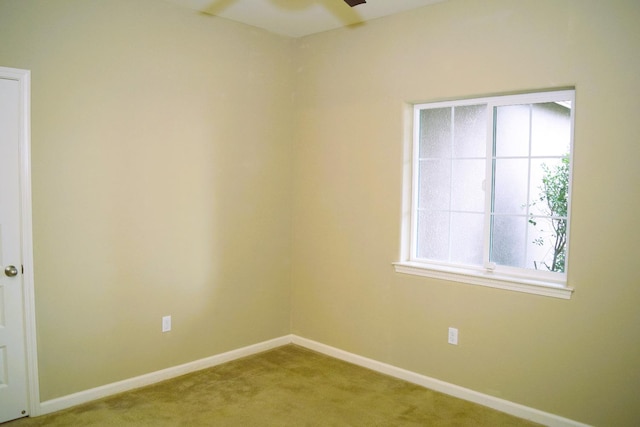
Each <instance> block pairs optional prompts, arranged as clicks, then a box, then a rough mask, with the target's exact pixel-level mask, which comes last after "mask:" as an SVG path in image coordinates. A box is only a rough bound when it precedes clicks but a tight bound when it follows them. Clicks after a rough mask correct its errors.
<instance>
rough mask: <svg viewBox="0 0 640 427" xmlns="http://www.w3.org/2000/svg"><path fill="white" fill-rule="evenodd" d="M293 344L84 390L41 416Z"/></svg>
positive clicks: (45, 406)
mask: <svg viewBox="0 0 640 427" xmlns="http://www.w3.org/2000/svg"><path fill="white" fill-rule="evenodd" d="M291 342H292V336H291V335H285V336H283V337H279V338H275V339H272V340H269V341H264V342H261V343H258V344H254V345H250V346H247V347H242V348H239V349H237V350H231V351H228V352H226V353H221V354H218V355H215V356H211V357H206V358H204V359H200V360H195V361H193V362H188V363H184V364H182V365H178V366H174V367H171V368H167V369H163V370H160V371H156V372H151V373H148V374H144V375H140V376H137V377H133V378H128V379H126V380H122V381H118V382H115V383H111V384H106V385H103V386H100V387H96V388H92V389H89V390H84V391H80V392H78V393H73V394H69V395H67V396H62V397H59V398H56V399H51V400H47V401H45V402H42V403H40V410H39V411H38V415H44V414H49V413H51V412H56V411H60V410H63V409H67V408H70V407H72V406H76V405H80V404H82V403H87V402H90V401H92V400H96V399H101V398H103V397H107V396H111V395H114V394H117V393H122V392H125V391H129V390H133V389H136V388H140V387H144V386H148V385H151V384H155V383H158V382H160V381H165V380H168V379H171V378H175V377H179V376H181V375H185V374H188V373H191V372H195V371H199V370H202V369H206V368H210V367H213V366H216V365H220V364H222V363H225V362H230V361H232V360H236V359H240V358H242V357H246V356H251V355H253V354H257V353H261V352H263V351H267V350H271V349H273V348H276V347H281V346H283V345H287V344H290V343H291Z"/></svg>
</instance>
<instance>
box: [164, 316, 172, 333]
mask: <svg viewBox="0 0 640 427" xmlns="http://www.w3.org/2000/svg"><path fill="white" fill-rule="evenodd" d="M170 330H171V316H162V332H169V331H170Z"/></svg>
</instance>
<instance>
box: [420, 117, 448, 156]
mask: <svg viewBox="0 0 640 427" xmlns="http://www.w3.org/2000/svg"><path fill="white" fill-rule="evenodd" d="M425 157H435V158H450V157H451V108H449V107H447V108H433V109H427V110H422V111H420V158H425Z"/></svg>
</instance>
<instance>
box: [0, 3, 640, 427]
mask: <svg viewBox="0 0 640 427" xmlns="http://www.w3.org/2000/svg"><path fill="white" fill-rule="evenodd" d="M336 1H337V0H336ZM639 7H640V5H639V4H638V3H637V2H636V1H632V0H629V1H623V0H616V1H607V2H603V1H599V0H589V1H587V0H518V1H512V0H484V1H482V2H479V1H476V0H449V1H447V2H444V3H439V4H436V5H434V6H430V7H427V8H425V9H422V10H418V11H414V12H411V13H407V14H402V15H398V16H395V17H389V18H384V19H380V20H376V21H373V22H370V23H368V24H366V25H363V26H360V27H357V28H351V29H343V30H337V31H330V32H327V33H322V34H318V35H314V36H310V37H305V38H301V39H298V40H295V41H293V40H289V39H286V38H281V37H278V36H273V35H269V34H267V33H265V32H263V31H260V30H256V29H252V28H250V27H246V26H242V25H239V24H234V23H231V22H228V21H224V20H220V19H216V18H212V17H208V16H202V15H198V14H196V13H194V12H191V11H189V10H184V9H180V8H177V7H175V6H173V5H171V4H166V3H164V2H161V1H151V0H136V1H135V2H132V1H129V0H108V1H87V0H56V1H55V2H53V1H46V0H42V1H37V0H0V40H2V43H0V64H1V65H3V66H11V67H17V68H27V69H31V70H32V73H33V74H32V79H33V84H32V89H33V96H32V102H33V111H32V119H33V125H32V128H33V137H32V150H33V153H32V162H33V197H34V200H33V205H34V213H33V214H34V236H35V237H34V244H35V264H36V271H35V275H36V308H37V321H38V345H39V365H40V376H41V378H40V385H41V391H42V400H47V399H51V398H55V397H58V396H63V395H66V394H69V393H73V392H76V391H81V390H84V389H87V388H91V387H95V386H98V385H102V384H106V383H110V382H114V381H117V380H121V379H124V378H128V377H132V376H135V375H139V374H142V373H146V372H151V371H155V370H158V369H162V368H166V367H168V366H173V365H176V364H179V363H183V362H187V361H191V360H195V359H198V358H201V357H206V356H210V355H213V354H216V353H220V352H222V351H226V350H230V349H233V348H238V347H241V346H244V345H248V344H253V343H256V342H259V341H263V340H266V339H269V338H273V337H277V336H280V335H284V334H286V333H289V332H293V333H296V334H299V335H301V336H304V337H307V338H310V339H314V340H318V341H321V342H323V343H326V344H329V345H333V346H336V347H340V348H343V349H345V350H348V351H352V352H354V353H357V354H360V355H363V356H367V357H371V358H374V359H378V360H381V361H383V362H387V363H391V364H393V365H396V366H400V367H402V368H406V369H409V370H412V371H416V372H419V373H422V374H425V375H429V376H432V377H435V378H438V379H441V380H444V381H448V382H451V383H454V384H458V385H460V386H463V387H468V388H471V389H474V390H477V391H479V392H482V393H487V394H490V395H494V396H498V397H501V398H505V399H508V400H511V401H514V402H517V403H520V404H523V405H527V406H531V407H534V408H538V409H541V410H543V411H547V412H551V413H555V414H558V415H561V416H564V417H568V418H571V419H575V420H578V421H582V422H586V423H590V424H595V425H603V426H604V425H616V426H625V425H634V424H635V423H636V422H637V420H638V419H640V408H639V407H638V405H637V404H636V400H637V397H636V396H637V394H638V392H639V391H640V390H639V388H640V369H638V366H637V364H638V360H640V333H639V329H640V310H638V306H639V304H640V286H639V285H640V274H639V273H638V270H637V269H636V265H635V264H636V263H637V259H638V251H637V247H636V244H637V242H638V241H640V232H639V231H638V228H637V227H636V226H635V224H636V212H637V211H638V209H639V208H640V200H639V197H638V194H639V193H638V183H639V182H640V168H638V167H637V166H636V165H635V162H636V161H637V159H638V158H640V144H638V140H637V134H638V132H636V131H635V127H634V126H633V125H632V124H634V123H635V121H636V116H637V115H638V113H639V112H640V111H639V110H640V103H639V101H638V96H637V95H638V94H639V93H640V82H639V80H638V78H637V76H638V75H639V74H640V56H639V55H638V50H639V48H640V32H639V30H638V26H637V22H638V18H640V9H639ZM292 60H293V63H291V61H292ZM565 86H575V87H576V92H577V95H576V100H577V101H576V103H577V106H576V140H575V159H574V160H575V162H574V163H575V165H574V166H575V168H574V198H573V217H572V221H573V222H572V236H571V253H570V259H569V262H570V267H569V282H570V285H571V286H573V287H575V289H576V292H575V295H574V296H573V298H572V299H571V300H570V301H563V300H558V299H552V298H548V297H541V296H534V295H528V294H519V293H513V292H509V291H504V290H496V289H489V288H481V287H474V286H471V285H463V284H459V283H451V282H444V281H438V280H432V279H427V278H418V277H412V276H406V275H400V274H397V273H395V272H394V271H393V269H392V267H391V262H393V261H396V260H397V259H398V255H399V250H400V247H399V244H400V237H399V236H400V216H401V193H402V154H403V143H404V137H405V135H404V133H403V129H404V126H405V123H404V119H405V118H404V117H403V112H404V108H405V106H406V104H407V103H410V102H413V101H430V100H438V99H450V98H454V97H467V96H477V95H486V94H497V93H503V92H510V91H522V90H528V89H540V88H555V87H565ZM294 89H295V91H296V93H295V97H292V96H291V95H292V92H293V91H294ZM291 99H295V100H296V105H295V108H296V109H295V112H294V110H293V109H292V105H290V100H291ZM292 141H295V144H294V145H293V151H292ZM291 213H293V219H292V218H291ZM292 222H293V225H292ZM292 228H293V235H292V234H291V229H292ZM291 241H292V242H293V243H292V247H291ZM290 285H292V286H293V288H292V289H293V292H292V293H291V294H290V288H289V286H290ZM290 297H291V298H292V300H291V302H292V304H290ZM165 314H171V315H173V321H174V330H173V331H172V332H171V333H169V334H162V333H160V317H161V316H162V315H165ZM290 315H291V316H292V317H291V319H290ZM290 320H291V321H292V325H290ZM448 326H456V327H458V328H459V329H460V345H459V346H457V347H454V346H450V345H448V344H446V331H447V327H448Z"/></svg>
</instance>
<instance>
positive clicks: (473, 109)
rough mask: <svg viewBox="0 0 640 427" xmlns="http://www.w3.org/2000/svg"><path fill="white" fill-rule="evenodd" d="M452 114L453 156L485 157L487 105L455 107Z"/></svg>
mask: <svg viewBox="0 0 640 427" xmlns="http://www.w3.org/2000/svg"><path fill="white" fill-rule="evenodd" d="M454 116H455V118H454V128H453V129H454V140H453V157H485V156H486V154H487V106H486V105H470V106H465V107H455V110H454Z"/></svg>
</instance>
